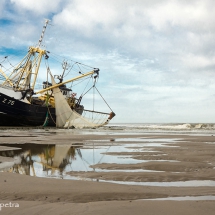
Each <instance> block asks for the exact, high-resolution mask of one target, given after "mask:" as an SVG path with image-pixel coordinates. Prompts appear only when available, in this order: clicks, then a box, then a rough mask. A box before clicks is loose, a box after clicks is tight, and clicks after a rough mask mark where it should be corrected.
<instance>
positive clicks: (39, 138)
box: [0, 129, 215, 215]
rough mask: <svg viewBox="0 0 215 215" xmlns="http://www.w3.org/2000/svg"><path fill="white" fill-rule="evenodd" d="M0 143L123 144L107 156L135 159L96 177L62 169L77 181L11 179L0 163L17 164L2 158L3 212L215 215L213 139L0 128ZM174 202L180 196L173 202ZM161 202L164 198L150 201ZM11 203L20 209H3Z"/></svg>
mask: <svg viewBox="0 0 215 215" xmlns="http://www.w3.org/2000/svg"><path fill="white" fill-rule="evenodd" d="M0 138H1V139H0V143H1V145H0V152H5V151H10V150H11V149H13V148H14V149H16V147H17V146H18V148H20V146H21V145H26V144H37V145H42V144H46V145H47V144H52V145H53V144H54V145H55V144H60V145H67V146H70V147H77V145H81V150H82V149H85V150H87V149H88V148H90V147H92V145H93V146H96V147H97V148H99V147H103V146H105V147H109V146H111V147H113V148H114V147H119V146H123V147H124V149H128V150H122V151H120V150H118V151H114V150H112V151H106V152H105V153H104V154H105V155H106V156H111V157H122V156H124V158H127V157H128V158H132V159H133V160H135V161H136V162H133V163H126V162H124V163H123V162H122V163H117V162H116V163H112V162H109V163H108V162H100V163H97V164H94V165H91V168H92V169H97V170H101V171H67V173H66V174H67V176H71V177H75V178H76V179H77V180H66V179H55V178H43V177H33V176H29V175H25V174H17V173H11V168H6V167H5V168H3V167H4V166H3V165H4V164H7V163H8V165H9V164H10V163H11V162H14V158H12V157H5V156H3V155H2V156H0V165H1V172H0V181H1V183H0V187H1V188H0V203H1V211H0V213H2V214H124V215H126V214H132V213H133V214H159V215H164V214H165V215H166V214H175V215H179V214H195V215H202V214H208V215H212V214H214V210H215V198H214V197H215V154H214V152H215V144H214V143H215V136H213V135H212V134H201V135H200V134H198V135H194V134H170V133H163V134H156V133H151V134H146V133H136V134H125V133H121V134H119V133H117V132H115V131H111V132H106V133H102V132H97V131H94V130H92V131H88V132H77V131H65V130H63V131H58V130H56V129H43V130H42V129H41V130H36V129H32V130H31V129H29V130H24V129H23V130H20V129H19V130H17V129H10V130H1V132H0ZM140 143H141V144H140ZM113 182H114V183H113ZM147 183H148V184H147ZM153 183H154V184H153ZM156 183H157V184H156ZM170 197H172V199H168V198H170ZM175 197H183V198H181V199H180V201H179V200H178V201H177V200H174V198H175ZM191 197H193V200H190V199H189V198H191ZM201 197H202V198H201ZM158 198H163V199H162V200H155V199H158ZM9 203H17V204H18V205H19V207H15V206H14V207H12V206H11V207H9V206H8V207H5V205H8V204H9Z"/></svg>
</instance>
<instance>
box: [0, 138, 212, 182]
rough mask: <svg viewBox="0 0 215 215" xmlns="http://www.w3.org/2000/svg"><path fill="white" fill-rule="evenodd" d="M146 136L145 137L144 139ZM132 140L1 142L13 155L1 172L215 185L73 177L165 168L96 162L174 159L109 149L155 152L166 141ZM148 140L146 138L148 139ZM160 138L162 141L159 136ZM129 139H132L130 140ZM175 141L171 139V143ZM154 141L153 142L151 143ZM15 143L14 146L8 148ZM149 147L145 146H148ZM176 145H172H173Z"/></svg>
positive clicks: (2, 153) (0, 165)
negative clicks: (122, 166)
mask: <svg viewBox="0 0 215 215" xmlns="http://www.w3.org/2000/svg"><path fill="white" fill-rule="evenodd" d="M142 140H143V139H142ZM130 141H132V142H129V141H128V140H127V144H125V143H115V141H114V142H110V140H109V143H108V144H106V145H99V144H98V142H97V141H95V142H94V143H93V142H91V143H88V144H82V143H76V144H73V145H45V144H0V146H2V147H3V146H5V148H6V150H5V151H0V156H3V157H7V158H11V159H10V160H9V161H6V162H2V163H0V171H1V172H12V173H18V174H26V175H31V176H36V177H47V178H58V179H70V180H90V181H99V182H110V183H119V184H127V185H142V186H215V181H187V182H186V181H185V182H126V181H108V180H94V179H87V178H83V177H82V178H81V177H73V176H70V175H69V172H72V171H75V172H112V173H113V172H162V171H151V170H144V169H135V170H129V169H126V170H124V169H117V170H108V169H100V168H92V167H91V165H95V164H102V163H105V164H116V165H117V164H138V163H142V162H148V161H156V162H162V161H168V162H176V161H174V160H137V159H134V158H132V156H128V155H111V154H106V153H109V152H117V153H120V152H131V153H132V152H142V151H147V152H153V151H150V150H151V149H150V148H149V147H151V146H163V145H164V144H165V143H163V142H162V141H161V142H159V143H158V142H156V143H153V141H152V140H151V141H150V140H149V141H148V142H147V143H141V142H140V141H139V140H138V141H136V140H135V141H136V142H135V141H134V139H133V138H131V140H130ZM144 141H146V140H144ZM156 141H158V140H157V139H156ZM128 142H129V143H128ZM170 142H171V141H168V143H170ZM150 144H152V145H150ZM9 147H11V149H12V150H9V149H8V148H9ZM144 147H145V148H144ZM170 147H172V146H170Z"/></svg>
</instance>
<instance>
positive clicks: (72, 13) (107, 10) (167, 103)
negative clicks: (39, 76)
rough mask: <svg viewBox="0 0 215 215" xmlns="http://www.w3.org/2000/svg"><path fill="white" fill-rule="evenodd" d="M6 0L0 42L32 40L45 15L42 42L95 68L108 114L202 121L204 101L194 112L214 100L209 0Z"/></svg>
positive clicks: (212, 12)
mask: <svg viewBox="0 0 215 215" xmlns="http://www.w3.org/2000/svg"><path fill="white" fill-rule="evenodd" d="M10 2H11V3H12V5H10V7H11V8H12V9H13V10H12V11H14V13H13V14H12V13H10V12H8V11H7V7H6V4H4V3H5V1H1V3H0V11H1V10H2V11H3V10H4V9H5V10H6V11H7V13H8V14H10V16H8V17H9V19H11V20H12V21H13V22H12V24H11V25H9V27H8V26H6V27H5V26H4V27H1V30H2V31H1V32H2V34H1V35H0V37H1V42H2V44H4V46H6V47H11V46H14V47H16V46H20V45H21V44H23V45H27V46H28V45H32V44H35V43H37V41H38V39H39V36H40V34H41V30H42V24H43V20H44V18H47V15H48V17H53V19H52V23H51V24H53V26H49V27H48V29H47V32H46V34H45V38H44V41H46V45H47V47H48V50H50V51H51V53H52V52H53V53H57V54H60V55H64V57H68V56H70V57H71V58H72V59H74V60H77V61H81V62H83V63H85V64H87V65H91V66H95V67H99V68H100V69H101V71H100V79H99V83H98V86H99V87H100V90H101V92H102V94H104V97H105V98H107V100H108V101H109V103H110V105H111V104H112V105H111V106H113V109H114V110H115V111H116V114H117V117H116V119H114V120H119V121H122V120H124V121H129V120H133V121H139V122H141V121H144V122H147V121H148V122H149V121H150V120H151V121H153V122H156V121H157V122H159V121H160V122H161V121H162V122H165V120H169V121H172V122H173V121H178V120H184V121H195V120H196V121H198V119H199V120H200V119H201V120H204V119H205V121H209V119H210V114H211V115H213V116H214V111H213V110H212V108H208V111H209V112H210V113H208V114H204V115H203V116H202V115H201V113H202V111H203V110H205V108H206V107H209V106H213V102H215V101H214V99H213V95H212V94H213V93H212V92H214V91H215V89H214V86H213V80H214V69H215V52H214V47H215V41H214V38H215V27H214V23H213V22H214V19H215V9H214V8H215V7H214V6H215V2H214V1H212V0H190V1H186V0H173V1H172V0H152V1H148V0H133V1H130V0H117V1H116V0H103V1H99V0H91V1H84V0H73V1H68V0H61V1H60V0H56V1H51V0H47V1H42V0H37V1H36V0H31V1H30V0H29V1H26V0H11V1H10ZM7 5H9V4H7ZM5 14H6V13H5ZM3 28H4V29H3ZM50 57H51V54H50ZM54 71H56V70H54ZM56 72H57V71H56ZM195 107H198V108H195ZM125 116H126V119H125ZM195 117H196V118H195ZM204 117H205V118H204ZM214 117H215V116H214ZM186 119H187V120H186Z"/></svg>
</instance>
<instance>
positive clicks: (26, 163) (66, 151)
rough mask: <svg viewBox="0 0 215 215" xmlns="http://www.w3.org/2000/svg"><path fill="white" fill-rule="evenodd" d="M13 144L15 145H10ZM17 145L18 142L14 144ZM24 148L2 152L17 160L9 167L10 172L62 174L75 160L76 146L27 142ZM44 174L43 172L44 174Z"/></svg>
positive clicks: (2, 154) (3, 154)
mask: <svg viewBox="0 0 215 215" xmlns="http://www.w3.org/2000/svg"><path fill="white" fill-rule="evenodd" d="M10 146H13V145H10ZM14 146H15V147H17V144H14ZM21 147H22V149H20V150H19V149H18V150H7V151H4V152H0V156H4V157H13V158H14V160H15V162H14V164H12V167H10V168H9V171H10V172H14V173H19V174H25V175H33V176H36V175H37V174H39V175H40V174H42V173H38V172H37V171H41V170H42V172H46V173H47V174H48V173H49V172H50V174H51V175H53V174H54V172H55V171H57V172H58V174H62V172H63V171H64V169H65V168H66V166H67V165H70V164H71V162H72V160H75V156H76V148H75V147H73V146H69V145H38V144H37V145H36V144H25V145H22V146H21ZM42 175H43V174H42Z"/></svg>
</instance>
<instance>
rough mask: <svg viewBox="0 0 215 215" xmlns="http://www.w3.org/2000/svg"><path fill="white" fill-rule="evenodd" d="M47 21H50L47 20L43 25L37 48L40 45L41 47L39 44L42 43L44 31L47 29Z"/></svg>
mask: <svg viewBox="0 0 215 215" xmlns="http://www.w3.org/2000/svg"><path fill="white" fill-rule="evenodd" d="M49 21H50V20H49V19H46V21H45V25H44V26H43V30H42V34H41V36H40V39H39V42H38V45H37V47H40V45H41V43H42V41H43V37H44V34H45V31H46V27H47V25H48V23H49Z"/></svg>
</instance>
